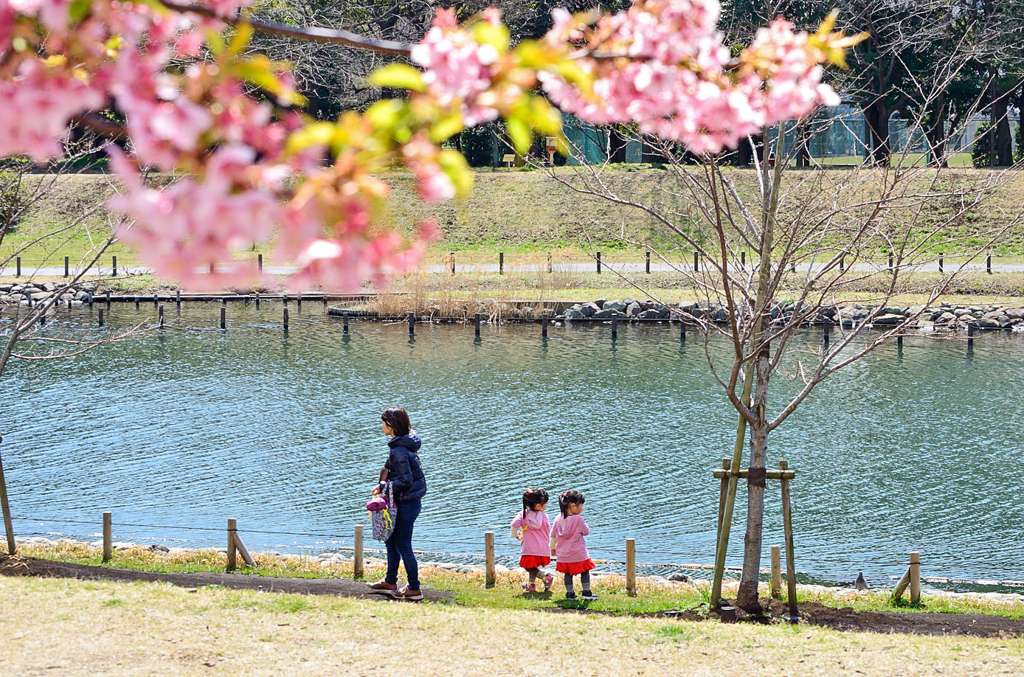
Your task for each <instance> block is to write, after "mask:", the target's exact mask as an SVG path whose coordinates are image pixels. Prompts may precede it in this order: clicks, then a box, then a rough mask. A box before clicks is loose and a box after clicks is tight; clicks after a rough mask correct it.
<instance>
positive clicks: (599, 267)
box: [597, 252, 601, 275]
mask: <svg viewBox="0 0 1024 677" xmlns="http://www.w3.org/2000/svg"><path fill="white" fill-rule="evenodd" d="M597 274H598V275H600V274H601V252H597Z"/></svg>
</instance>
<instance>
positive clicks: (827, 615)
mask: <svg viewBox="0 0 1024 677" xmlns="http://www.w3.org/2000/svg"><path fill="white" fill-rule="evenodd" d="M0 575H4V576H37V577H48V578H77V579H83V580H97V579H101V580H109V581H122V582H134V581H147V582H165V583H171V584H173V585H177V586H180V587H185V588H198V587H202V586H206V585H220V586H224V587H225V588H233V589H241V590H258V589H260V588H262V589H263V591H264V592H284V593H294V594H301V595H336V596H341V597H352V598H357V599H368V600H380V601H385V600H387V601H390V600H392V597H391V596H390V595H387V594H384V593H381V592H376V591H373V590H370V589H369V588H368V587H367V585H366V584H365V583H361V582H358V581H351V580H347V579H341V578H272V577H269V576H256V575H243V574H227V573H212V572H194V573H158V572H151V571H133V570H131V569H111V568H108V567H97V566H88V565H84V564H71V563H67V562H55V561H52V560H46V559H36V558H32V557H13V558H12V557H7V556H0ZM423 596H424V598H425V599H427V600H430V601H433V602H441V601H444V602H450V601H452V600H453V596H452V594H451V593H450V592H444V591H440V590H428V589H426V588H424V590H423ZM550 611H552V612H556V613H579V612H581V611H582V612H585V613H598V612H587V611H586V609H573V608H555V609H551V610H550ZM768 611H769V614H770V616H771V617H772V618H775V619H782V618H785V617H786V616H788V615H789V610H788V608H787V606H786V605H785V604H784V603H782V602H778V601H772V602H771V604H770V607H769V609H768ZM799 611H800V622H801V623H802V624H808V625H817V626H821V627H825V628H830V629H832V630H839V631H844V632H876V633H883V634H892V633H896V634H908V635H930V636H957V635H966V636H971V637H992V638H1014V637H1017V638H1020V637H1024V619H1020V620H1014V619H1012V618H1007V617H1006V616H991V615H985V614H952V613H928V612H899V611H855V610H854V609H851V608H849V607H847V608H842V609H836V608H833V607H828V606H824V605H822V604H818V603H816V602H809V603H804V604H801V605H800V610H799ZM644 615H650V616H659V617H665V618H676V619H679V620H687V621H705V620H711V621H717V615H715V614H712V615H711V616H710V617H709V618H705V617H703V616H700V615H699V614H697V613H696V612H694V611H681V612H672V611H669V612H657V613H655V614H644ZM739 620H741V621H745V620H748V616H747V615H746V614H745V613H743V612H742V611H739Z"/></svg>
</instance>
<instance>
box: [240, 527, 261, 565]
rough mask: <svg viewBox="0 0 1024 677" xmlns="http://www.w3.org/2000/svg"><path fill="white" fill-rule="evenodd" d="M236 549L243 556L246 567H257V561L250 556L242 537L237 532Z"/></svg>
mask: <svg viewBox="0 0 1024 677" xmlns="http://www.w3.org/2000/svg"><path fill="white" fill-rule="evenodd" d="M235 549H236V550H238V554H239V555H241V556H242V561H243V562H245V563H246V565H248V566H251V567H254V566H256V560H254V559H253V558H252V555H250V554H249V549H248V548H246V547H245V543H243V542H242V537H241V536H239V535H238V532H237V531H235Z"/></svg>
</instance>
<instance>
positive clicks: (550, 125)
mask: <svg viewBox="0 0 1024 677" xmlns="http://www.w3.org/2000/svg"><path fill="white" fill-rule="evenodd" d="M529 106H530V122H531V123H532V125H533V128H534V129H536V130H538V131H540V132H543V133H545V134H547V135H548V136H561V134H562V116H561V114H560V113H559V112H558V110H557V109H556V108H555V107H554V106H552V105H551V104H550V103H548V100H547V99H545V98H544V97H542V96H531V97H530V102H529Z"/></svg>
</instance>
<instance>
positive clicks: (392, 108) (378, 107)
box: [366, 99, 405, 129]
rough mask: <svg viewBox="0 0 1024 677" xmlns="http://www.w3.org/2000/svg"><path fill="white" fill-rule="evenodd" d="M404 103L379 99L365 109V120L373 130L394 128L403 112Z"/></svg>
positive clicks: (397, 100)
mask: <svg viewBox="0 0 1024 677" xmlns="http://www.w3.org/2000/svg"><path fill="white" fill-rule="evenodd" d="M404 108H405V102H403V101H400V100H399V99H381V100H380V101H378V102H377V103H375V104H373V105H372V106H370V107H369V108H367V109H366V119H367V120H369V121H370V124H372V125H373V126H374V128H375V129H389V128H391V127H394V126H395V124H396V123H397V122H398V120H399V119H400V118H401V117H402V113H403V112H404Z"/></svg>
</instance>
